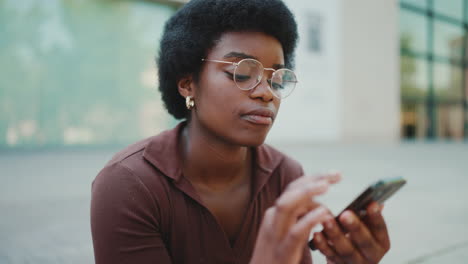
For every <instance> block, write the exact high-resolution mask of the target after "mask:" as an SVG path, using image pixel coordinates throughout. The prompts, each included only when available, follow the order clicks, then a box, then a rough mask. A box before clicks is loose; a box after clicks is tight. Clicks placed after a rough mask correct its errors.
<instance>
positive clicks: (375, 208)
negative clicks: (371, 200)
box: [372, 205, 380, 214]
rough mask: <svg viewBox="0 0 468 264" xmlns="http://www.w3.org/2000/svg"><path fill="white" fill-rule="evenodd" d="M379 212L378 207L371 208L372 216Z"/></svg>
mask: <svg viewBox="0 0 468 264" xmlns="http://www.w3.org/2000/svg"><path fill="white" fill-rule="evenodd" d="M379 212H380V206H378V205H376V206H374V208H372V213H373V214H378V213H379Z"/></svg>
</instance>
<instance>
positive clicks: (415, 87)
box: [400, 56, 429, 98]
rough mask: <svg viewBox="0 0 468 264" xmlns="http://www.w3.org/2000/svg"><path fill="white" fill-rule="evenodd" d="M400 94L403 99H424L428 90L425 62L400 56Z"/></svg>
mask: <svg viewBox="0 0 468 264" xmlns="http://www.w3.org/2000/svg"><path fill="white" fill-rule="evenodd" d="M400 71H401V75H400V76H401V92H402V96H403V97H405V98H413V97H417V98H425V97H426V96H427V89H428V86H429V84H428V76H427V62H426V61H425V60H422V59H417V58H414V57H409V56H401V61H400Z"/></svg>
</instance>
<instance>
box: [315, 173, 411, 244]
mask: <svg viewBox="0 0 468 264" xmlns="http://www.w3.org/2000/svg"><path fill="white" fill-rule="evenodd" d="M405 184H406V180H405V179H403V178H402V177H397V178H388V179H382V180H379V181H377V182H375V183H373V184H371V185H369V187H367V189H366V190H364V192H362V193H361V194H360V195H359V196H358V197H357V198H356V199H354V201H352V202H351V203H350V204H349V205H348V206H347V207H346V208H345V209H343V211H341V213H339V214H338V215H337V216H336V218H335V219H336V220H337V222H338V217H339V216H340V215H341V214H342V213H343V212H344V211H346V210H351V211H353V212H354V213H355V214H356V215H357V216H358V217H360V218H363V217H365V216H366V214H367V210H366V209H367V207H368V206H369V205H370V204H371V203H372V202H373V201H375V202H378V203H379V204H383V203H384V202H385V201H386V200H387V199H388V198H390V196H392V195H393V194H394V193H395V192H396V191H398V190H399V189H400V188H401V187H403V185H405ZM309 247H310V248H311V249H312V250H315V247H314V245H313V243H312V241H310V242H309Z"/></svg>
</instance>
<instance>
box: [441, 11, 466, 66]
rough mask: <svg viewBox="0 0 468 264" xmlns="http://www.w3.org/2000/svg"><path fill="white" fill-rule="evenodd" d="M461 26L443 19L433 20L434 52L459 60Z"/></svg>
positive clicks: (461, 41) (461, 39)
mask: <svg viewBox="0 0 468 264" xmlns="http://www.w3.org/2000/svg"><path fill="white" fill-rule="evenodd" d="M462 51H463V28H462V26H456V25H452V24H448V23H446V22H443V21H437V20H436V21H434V54H435V55H436V56H442V57H444V58H449V59H452V60H456V61H461V59H462Z"/></svg>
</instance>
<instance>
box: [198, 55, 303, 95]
mask: <svg viewBox="0 0 468 264" xmlns="http://www.w3.org/2000/svg"><path fill="white" fill-rule="evenodd" d="M202 61H208V62H217V63H225V64H232V65H234V66H235V67H234V72H232V73H231V72H226V73H227V74H229V75H232V76H231V77H232V79H233V80H234V83H235V84H236V85H237V87H239V89H241V90H244V91H247V90H252V89H253V88H255V87H256V86H257V85H258V84H259V83H260V82H261V81H262V79H263V72H264V71H265V70H266V71H272V72H273V74H272V75H271V79H267V82H268V84H269V87H268V88H269V89H270V91H271V92H272V93H273V95H274V96H276V97H278V98H280V99H284V98H286V97H288V96H289V95H290V94H291V93H292V92H293V90H294V88H295V87H296V83H297V78H296V74H295V73H294V72H293V71H291V70H289V69H278V70H275V69H273V68H265V67H263V65H262V63H261V62H259V61H258V60H255V59H243V60H241V61H239V62H230V61H220V60H208V59H202Z"/></svg>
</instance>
